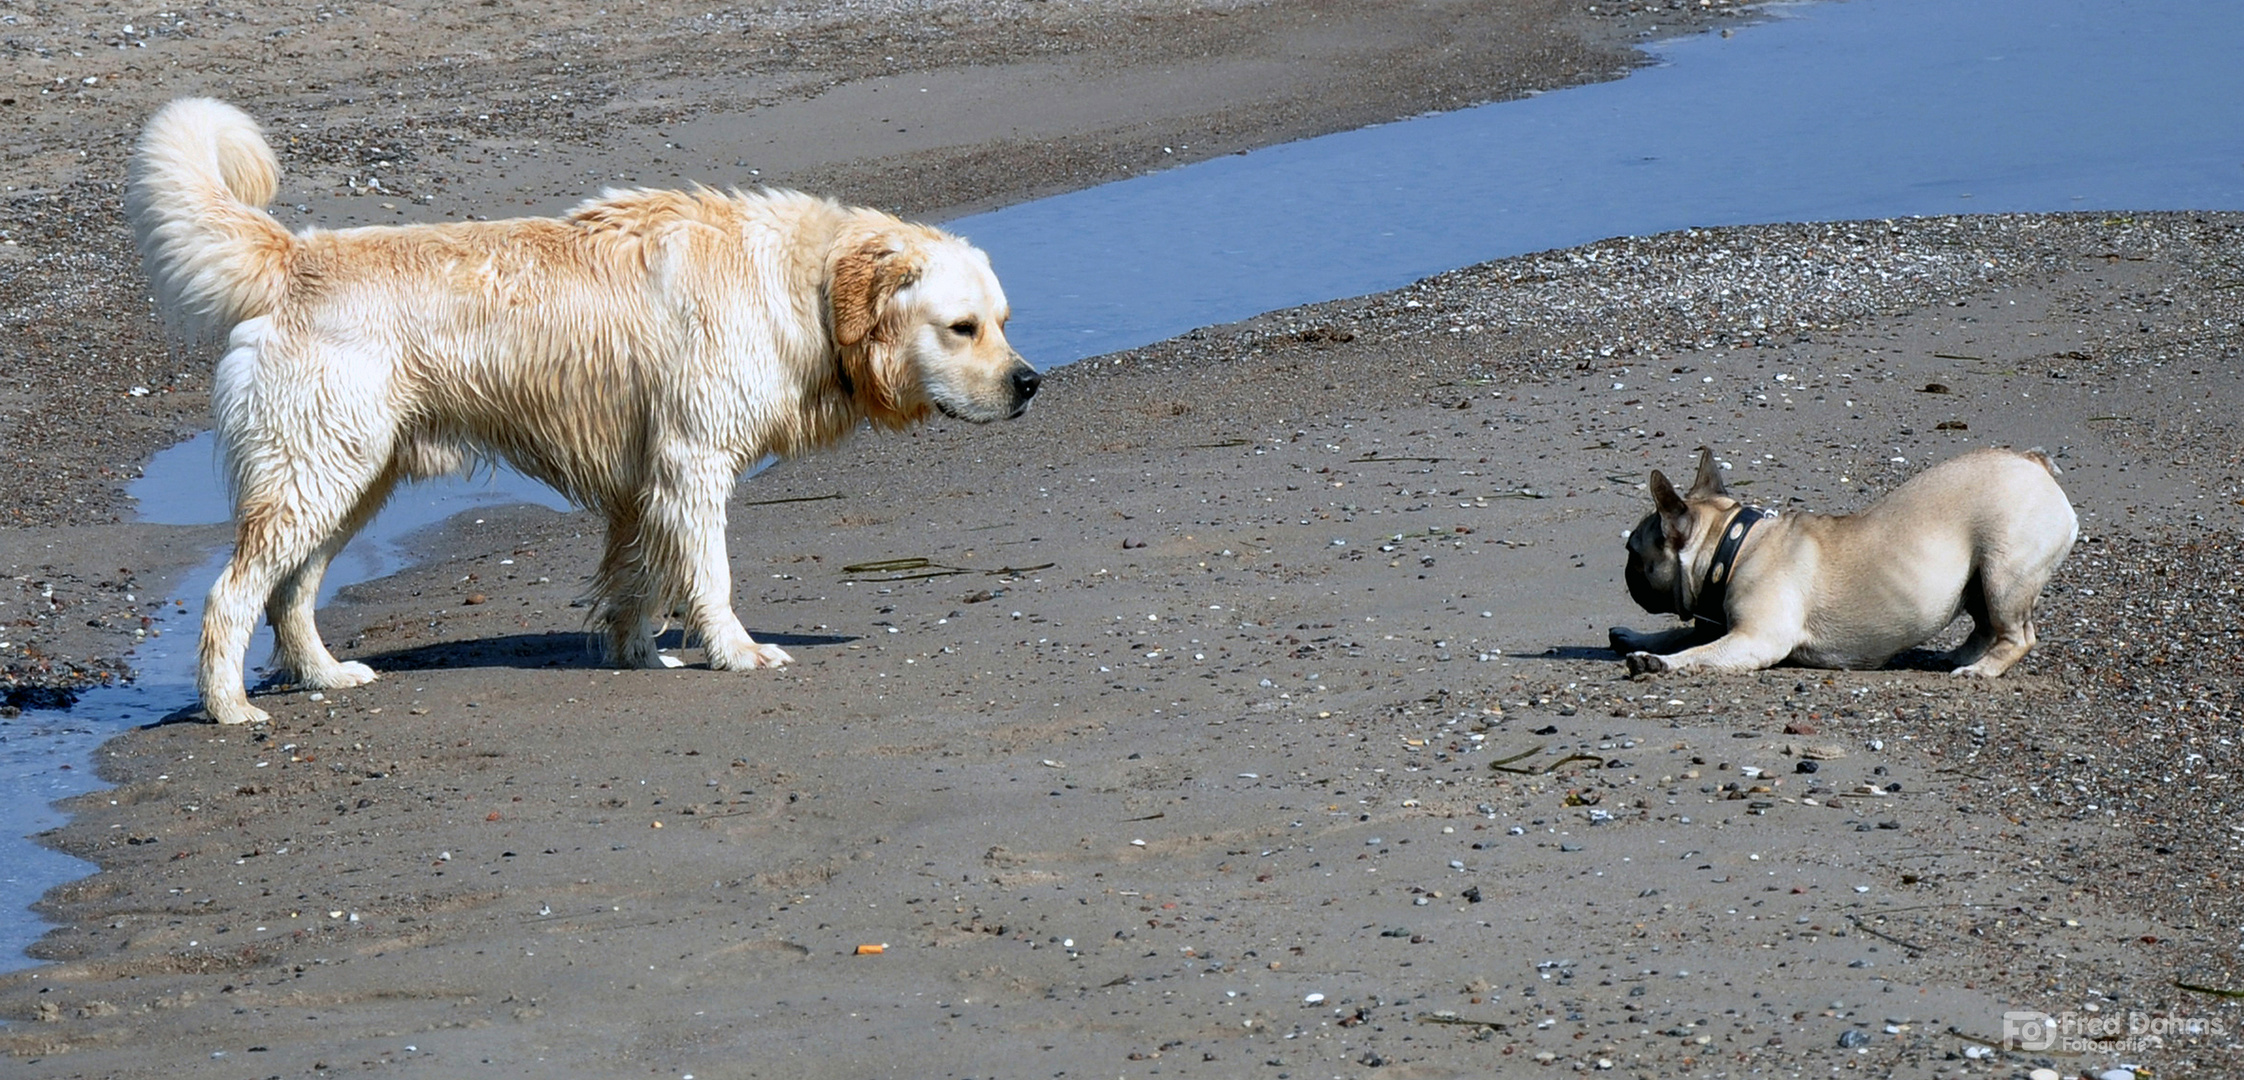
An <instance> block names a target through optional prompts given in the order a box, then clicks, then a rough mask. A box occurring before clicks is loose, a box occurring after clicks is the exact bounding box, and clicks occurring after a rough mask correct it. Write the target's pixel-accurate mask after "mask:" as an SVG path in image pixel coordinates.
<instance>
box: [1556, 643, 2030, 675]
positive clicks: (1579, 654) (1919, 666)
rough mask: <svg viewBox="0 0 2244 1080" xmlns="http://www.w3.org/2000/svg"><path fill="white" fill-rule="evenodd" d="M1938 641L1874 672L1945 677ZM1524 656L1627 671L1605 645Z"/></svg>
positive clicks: (1788, 667) (1790, 667) (1946, 663)
mask: <svg viewBox="0 0 2244 1080" xmlns="http://www.w3.org/2000/svg"><path fill="white" fill-rule="evenodd" d="M1942 640H1943V639H1941V638H1935V639H1934V640H1933V641H1931V642H1927V643H1926V644H1924V645H1919V646H1917V647H1916V648H1913V649H1904V650H1902V651H1901V652H1900V653H1897V654H1895V655H1894V657H1893V659H1891V660H1888V661H1886V662H1885V663H1884V664H1882V665H1880V666H1879V667H1877V668H1876V669H1874V670H1877V671H1922V672H1926V673H1929V674H1935V675H1946V674H1948V673H1949V672H1950V671H1951V670H1953V667H1954V664H1953V662H1952V661H1950V660H1949V659H1948V653H1947V650H1948V648H1952V647H1953V646H1954V642H1947V643H1946V644H1944V645H1943V644H1941V642H1942ZM1527 655H1532V656H1535V657H1536V658H1538V659H1549V660H1591V661H1601V662H1605V663H1610V664H1613V665H1615V666H1616V667H1619V668H1620V669H1621V671H1622V673H1623V675H1624V677H1625V675H1626V673H1627V670H1628V666H1627V664H1626V662H1624V661H1623V660H1622V659H1621V654H1620V653H1617V652H1614V651H1613V649H1612V647H1611V646H1609V645H1553V646H1551V647H1549V648H1546V649H1544V650H1543V651H1542V652H1539V653H1531V654H1527ZM1769 670H1772V671H1775V670H1783V671H1820V670H1824V669H1822V668H1804V667H1799V666H1797V665H1794V664H1789V663H1786V664H1778V665H1777V666H1776V667H1775V668H1771V669H1769ZM2020 670H2024V669H2020ZM1689 674H1692V675H1698V676H1702V677H1703V676H1704V675H1705V674H1706V673H1705V672H1690V673H1689Z"/></svg>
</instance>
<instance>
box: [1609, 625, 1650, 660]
mask: <svg viewBox="0 0 2244 1080" xmlns="http://www.w3.org/2000/svg"><path fill="white" fill-rule="evenodd" d="M1636 638H1637V634H1636V631H1634V630H1631V629H1629V628H1628V627H1625V626H1616V627H1613V628H1612V629H1610V630H1607V631H1605V643H1606V645H1607V646H1609V647H1610V648H1611V649H1612V650H1613V651H1614V652H1617V653H1619V654H1621V655H1622V656H1627V655H1628V654H1630V653H1632V652H1639V651H1641V650H1642V646H1640V645H1638V644H1637V643H1636Z"/></svg>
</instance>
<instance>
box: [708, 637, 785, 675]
mask: <svg viewBox="0 0 2244 1080" xmlns="http://www.w3.org/2000/svg"><path fill="white" fill-rule="evenodd" d="M794 662H795V658H794V657H792V656H789V655H787V650H785V649H782V648H780V647H779V646H777V645H765V644H762V643H760V642H755V641H744V642H741V643H739V644H738V645H734V646H732V647H729V648H725V649H721V650H720V649H711V650H709V666H710V667H713V668H716V669H717V670H719V671H750V670H753V669H756V668H774V667H784V666H786V665H788V664H792V663H794Z"/></svg>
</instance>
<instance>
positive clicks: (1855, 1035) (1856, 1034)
mask: <svg viewBox="0 0 2244 1080" xmlns="http://www.w3.org/2000/svg"><path fill="white" fill-rule="evenodd" d="M1868 1045H1870V1033H1869V1032H1867V1031H1864V1030H1862V1029H1861V1028H1848V1029H1847V1030H1845V1031H1842V1032H1840V1033H1839V1048H1840V1049H1842V1050H1852V1049H1854V1048H1856V1047H1858V1046H1868Z"/></svg>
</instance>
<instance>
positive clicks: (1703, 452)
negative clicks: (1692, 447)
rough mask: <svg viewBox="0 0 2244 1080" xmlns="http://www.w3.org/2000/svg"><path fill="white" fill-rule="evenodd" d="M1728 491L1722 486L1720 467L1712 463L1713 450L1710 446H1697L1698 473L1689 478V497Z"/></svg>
mask: <svg viewBox="0 0 2244 1080" xmlns="http://www.w3.org/2000/svg"><path fill="white" fill-rule="evenodd" d="M1729 493H1730V492H1729V490H1728V489H1726V488H1724V487H1723V486H1722V469H1721V467H1720V466H1717V465H1716V464H1714V450H1713V449H1712V448H1710V447H1705V446H1702V447H1699V474H1698V475H1697V476H1695V477H1692V478H1691V498H1694V499H1700V498H1705V497H1706V496H1708V495H1727V494H1729Z"/></svg>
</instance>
